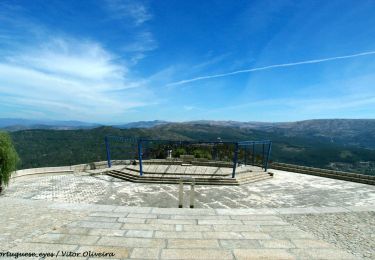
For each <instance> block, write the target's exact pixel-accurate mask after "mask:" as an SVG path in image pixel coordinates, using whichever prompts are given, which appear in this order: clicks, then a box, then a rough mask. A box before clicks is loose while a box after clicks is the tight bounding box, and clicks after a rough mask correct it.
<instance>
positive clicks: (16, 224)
mask: <svg viewBox="0 0 375 260" xmlns="http://www.w3.org/2000/svg"><path fill="white" fill-rule="evenodd" d="M0 208H1V209H2V213H1V215H0V223H1V225H2V226H1V230H4V228H6V227H8V229H7V230H8V231H7V232H8V233H10V235H4V234H3V232H2V234H1V237H2V239H3V238H4V237H6V238H5V240H4V239H3V240H2V243H1V251H0V253H1V254H3V257H4V255H6V254H8V255H9V256H10V255H11V253H13V254H15V253H35V254H37V255H38V256H37V257H34V259H38V258H39V259H42V257H41V256H42V255H40V256H39V254H40V253H44V254H46V253H48V254H50V255H49V256H52V255H51V254H55V255H54V256H53V258H54V259H67V258H66V257H63V254H69V255H70V256H73V255H74V256H75V257H80V258H81V259H93V258H94V256H98V255H97V254H99V253H101V254H103V255H106V256H107V259H360V258H358V257H356V256H355V255H353V254H350V253H348V252H345V251H344V250H342V249H339V248H337V247H335V246H334V245H333V244H330V243H328V242H325V241H322V240H320V239H317V238H316V237H315V236H314V235H313V233H311V232H306V231H303V230H302V229H300V228H298V227H296V226H293V225H291V224H290V223H288V222H287V221H285V220H284V219H283V214H284V213H283V212H285V213H288V214H291V213H293V214H297V215H298V216H300V215H299V214H300V213H299V211H300V208H289V209H266V208H264V209H178V208H174V209H173V208H170V209H163V208H151V207H148V208H147V207H127V206H111V205H100V204H82V203H81V204H69V203H59V202H51V201H38V200H26V199H13V198H9V197H5V196H1V197H0ZM304 209H305V212H306V211H310V213H311V212H313V213H314V214H325V213H324V212H326V211H331V212H341V211H343V210H344V211H345V210H346V211H348V212H353V211H361V210H370V211H375V207H367V209H364V207H348V208H346V209H344V208H333V207H331V208H315V209H312V208H304ZM21 213H22V214H23V215H25V216H28V217H27V218H24V217H20V214H21ZM297 215H296V216H297ZM288 217H289V216H288ZM35 230H37V232H36V231H35ZM88 252H90V253H88ZM56 254H58V256H57V257H56ZM112 254H114V255H112ZM13 259H14V257H13ZM18 259H32V258H30V257H27V258H25V257H20V258H18ZM100 259H106V258H105V257H104V258H103V257H101V258H100Z"/></svg>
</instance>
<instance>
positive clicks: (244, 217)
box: [222, 215, 282, 221]
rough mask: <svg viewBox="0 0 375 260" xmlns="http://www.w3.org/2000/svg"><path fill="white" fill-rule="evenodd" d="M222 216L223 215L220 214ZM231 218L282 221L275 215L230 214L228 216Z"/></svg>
mask: <svg viewBox="0 0 375 260" xmlns="http://www.w3.org/2000/svg"><path fill="white" fill-rule="evenodd" d="M222 217H224V216H222ZM230 218H231V219H234V220H252V221H265V220H268V221H269V220H273V221H282V218H280V217H278V216H275V215H240V216H236V215H232V216H230Z"/></svg>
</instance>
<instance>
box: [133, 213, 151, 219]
mask: <svg viewBox="0 0 375 260" xmlns="http://www.w3.org/2000/svg"><path fill="white" fill-rule="evenodd" d="M127 218H158V215H156V214H140V213H129V215H128V216H127Z"/></svg>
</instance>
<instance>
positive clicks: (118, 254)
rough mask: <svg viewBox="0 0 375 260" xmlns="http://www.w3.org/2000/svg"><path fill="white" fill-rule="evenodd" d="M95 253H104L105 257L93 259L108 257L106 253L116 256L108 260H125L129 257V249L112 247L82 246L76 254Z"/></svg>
mask: <svg viewBox="0 0 375 260" xmlns="http://www.w3.org/2000/svg"><path fill="white" fill-rule="evenodd" d="M88 251H91V252H95V253H104V254H103V256H100V257H93V258H94V259H103V258H104V257H105V256H106V255H105V253H112V254H114V256H113V257H112V256H109V255H108V256H109V257H108V259H113V258H117V259H124V258H127V257H129V249H128V248H124V247H110V246H80V247H79V248H78V249H77V250H76V252H79V253H81V254H82V256H83V255H84V252H88ZM86 254H87V253H86Z"/></svg>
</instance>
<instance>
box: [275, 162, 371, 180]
mask: <svg viewBox="0 0 375 260" xmlns="http://www.w3.org/2000/svg"><path fill="white" fill-rule="evenodd" d="M270 167H271V168H272V169H276V170H282V171H288V172H297V173H302V174H309V175H315V176H320V177H326V178H332V179H338V180H345V181H352V182H359V183H365V184H370V185H375V176H371V175H365V174H357V173H352V172H342V171H334V170H327V169H321V168H313V167H306V166H300V165H295V164H286V163H278V162H273V163H271V166H270Z"/></svg>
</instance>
